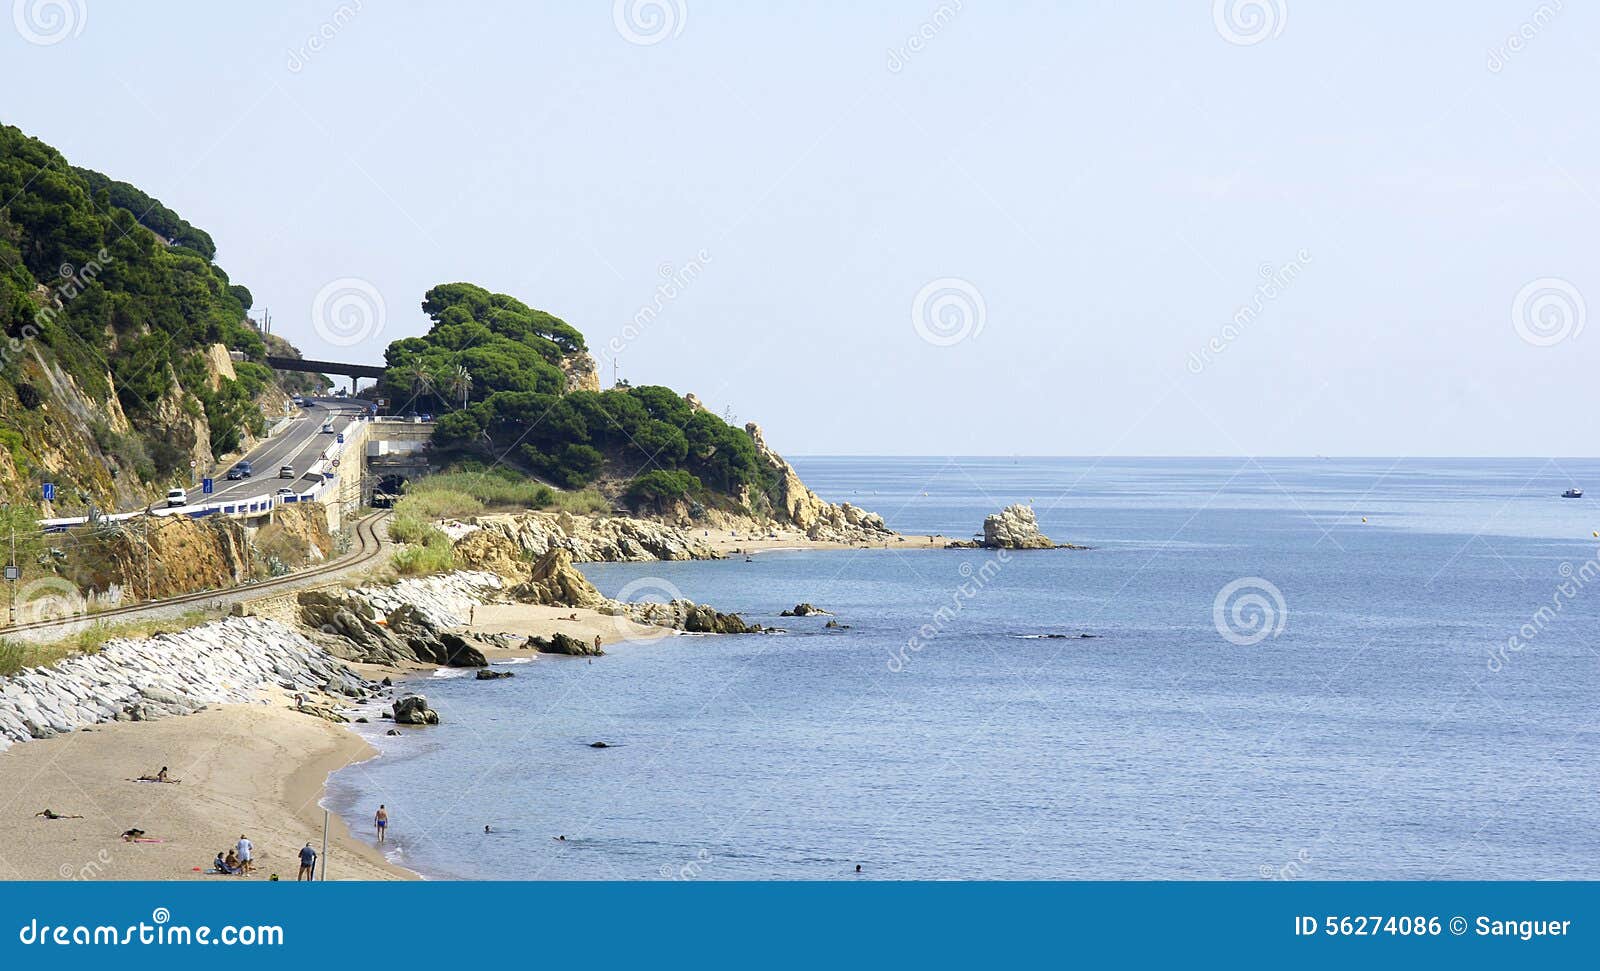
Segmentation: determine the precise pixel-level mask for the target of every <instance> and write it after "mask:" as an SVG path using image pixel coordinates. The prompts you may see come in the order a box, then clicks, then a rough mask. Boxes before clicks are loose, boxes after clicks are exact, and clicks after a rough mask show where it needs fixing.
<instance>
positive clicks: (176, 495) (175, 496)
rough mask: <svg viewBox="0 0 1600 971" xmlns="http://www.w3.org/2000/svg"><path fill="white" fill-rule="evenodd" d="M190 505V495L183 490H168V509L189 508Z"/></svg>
mask: <svg viewBox="0 0 1600 971" xmlns="http://www.w3.org/2000/svg"><path fill="white" fill-rule="evenodd" d="M188 504H189V493H187V492H185V491H184V490H182V489H168V490H167V508H168V509H171V508H173V507H174V506H187V505H188Z"/></svg>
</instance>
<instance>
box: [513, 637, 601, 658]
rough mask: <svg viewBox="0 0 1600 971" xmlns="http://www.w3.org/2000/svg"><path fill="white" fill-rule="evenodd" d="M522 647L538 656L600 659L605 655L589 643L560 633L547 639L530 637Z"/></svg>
mask: <svg viewBox="0 0 1600 971" xmlns="http://www.w3.org/2000/svg"><path fill="white" fill-rule="evenodd" d="M522 646H523V647H524V648H525V649H527V650H530V651H538V652H539V653H540V654H565V655H567V656H568V657H601V656H602V655H604V654H605V653H606V652H605V651H603V650H601V649H600V648H599V647H598V646H596V645H595V644H594V643H592V642H590V641H585V640H583V639H581V638H577V637H573V636H572V635H570V634H563V633H561V632H560V631H556V632H555V633H554V634H551V635H550V636H549V637H537V636H535V637H530V638H528V640H527V643H525V644H523V645H522Z"/></svg>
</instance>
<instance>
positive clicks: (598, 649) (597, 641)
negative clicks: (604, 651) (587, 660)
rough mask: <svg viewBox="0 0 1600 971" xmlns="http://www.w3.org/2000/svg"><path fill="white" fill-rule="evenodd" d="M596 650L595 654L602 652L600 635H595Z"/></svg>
mask: <svg viewBox="0 0 1600 971" xmlns="http://www.w3.org/2000/svg"><path fill="white" fill-rule="evenodd" d="M594 649H595V653H599V651H600V635H599V634H596V635H594Z"/></svg>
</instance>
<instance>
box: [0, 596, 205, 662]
mask: <svg viewBox="0 0 1600 971" xmlns="http://www.w3.org/2000/svg"><path fill="white" fill-rule="evenodd" d="M209 619H210V618H209V617H208V616H207V614H206V613H205V612H204V611H199V610H197V611H192V612H190V613H187V614H183V615H181V616H178V617H173V618H170V619H166V620H129V621H124V622H122V623H118V622H116V621H84V623H85V624H86V626H84V627H82V628H79V629H78V630H75V631H73V632H71V633H70V634H67V635H65V636H63V637H61V638H60V639H58V640H54V641H49V642H47V643H43V644H33V643H29V642H25V641H15V640H0V677H5V676H9V675H13V674H16V673H17V672H18V671H21V670H22V669H23V668H43V667H49V666H50V665H52V664H55V663H56V662H57V661H61V660H63V659H65V658H69V657H77V656H79V655H82V654H94V653H96V652H98V651H99V650H100V648H102V647H104V646H105V644H106V642H107V641H110V640H114V639H116V638H118V637H130V638H139V637H150V636H152V635H155V634H165V633H169V632H171V631H178V630H185V629H187V628H190V627H194V626H196V625H199V624H203V623H205V622H206V621H207V620H209Z"/></svg>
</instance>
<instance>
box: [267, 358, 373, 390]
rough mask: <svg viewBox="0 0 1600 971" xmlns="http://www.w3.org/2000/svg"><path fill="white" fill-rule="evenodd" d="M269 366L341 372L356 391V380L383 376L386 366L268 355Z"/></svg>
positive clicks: (322, 372)
mask: <svg viewBox="0 0 1600 971" xmlns="http://www.w3.org/2000/svg"><path fill="white" fill-rule="evenodd" d="M267 367H270V368H272V369H273V370H274V371H299V372H300V373H302V374H339V375H343V376H344V377H347V378H349V379H350V390H351V391H355V389H356V381H358V380H359V379H361V378H371V379H373V380H374V381H376V380H378V379H380V378H382V377H383V372H384V370H385V369H384V368H383V367H382V366H381V365H377V364H345V363H342V362H340V361H308V360H305V359H304V358H298V357H268V358H267Z"/></svg>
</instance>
